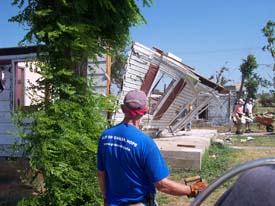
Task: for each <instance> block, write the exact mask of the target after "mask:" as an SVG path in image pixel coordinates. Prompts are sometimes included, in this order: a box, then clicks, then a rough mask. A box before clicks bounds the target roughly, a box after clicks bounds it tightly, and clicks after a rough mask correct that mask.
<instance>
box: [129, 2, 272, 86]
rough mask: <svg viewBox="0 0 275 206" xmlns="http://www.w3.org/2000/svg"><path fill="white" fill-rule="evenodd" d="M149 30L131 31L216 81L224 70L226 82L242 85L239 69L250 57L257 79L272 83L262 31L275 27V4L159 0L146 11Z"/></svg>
mask: <svg viewBox="0 0 275 206" xmlns="http://www.w3.org/2000/svg"><path fill="white" fill-rule="evenodd" d="M141 13H142V14H143V16H144V17H145V19H146V20H147V24H146V25H140V26H137V27H134V28H132V29H131V35H132V39H133V41H137V42H139V43H141V44H143V45H145V46H147V47H149V48H152V47H157V48H159V49H161V50H163V51H165V52H171V53H173V54H174V55H176V56H178V57H180V58H181V59H182V62H183V63H185V64H187V65H189V66H191V67H193V68H195V70H196V71H198V72H199V73H200V74H201V75H203V76H205V77H210V76H211V75H214V74H215V73H216V72H217V71H219V70H220V68H221V67H222V66H226V67H228V68H229V71H228V72H226V73H225V77H226V78H228V79H232V80H233V81H232V83H234V84H235V83H236V84H237V83H240V77H241V73H240V71H239V67H240V65H241V64H242V62H243V59H246V58H247V56H248V55H249V54H253V55H254V56H255V57H256V60H257V63H258V64H259V67H258V69H257V70H256V72H257V73H259V74H261V75H262V76H264V77H265V78H268V79H269V80H271V76H272V75H273V72H272V68H271V67H267V66H264V65H271V64H273V62H274V61H273V59H272V57H271V55H270V53H268V52H264V51H263V50H262V47H263V46H265V45H266V44H267V40H266V37H264V34H263V32H262V28H263V27H264V26H265V25H266V23H267V21H269V20H272V21H275V1H274V0H192V1H190V0H189V1H187V0H170V1H168V0H155V2H154V4H153V5H152V6H151V7H150V8H141Z"/></svg>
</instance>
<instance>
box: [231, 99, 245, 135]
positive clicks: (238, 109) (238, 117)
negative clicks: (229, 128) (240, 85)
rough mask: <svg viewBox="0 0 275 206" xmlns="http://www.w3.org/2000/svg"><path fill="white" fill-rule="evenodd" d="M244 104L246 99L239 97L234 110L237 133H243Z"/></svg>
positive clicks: (233, 118)
mask: <svg viewBox="0 0 275 206" xmlns="http://www.w3.org/2000/svg"><path fill="white" fill-rule="evenodd" d="M243 104H244V101H243V100H242V99H239V100H238V101H237V104H236V105H235V107H234V111H233V117H232V120H233V123H234V124H235V125H236V127H237V129H236V134H242V131H241V129H242V116H243V115H244V114H243Z"/></svg>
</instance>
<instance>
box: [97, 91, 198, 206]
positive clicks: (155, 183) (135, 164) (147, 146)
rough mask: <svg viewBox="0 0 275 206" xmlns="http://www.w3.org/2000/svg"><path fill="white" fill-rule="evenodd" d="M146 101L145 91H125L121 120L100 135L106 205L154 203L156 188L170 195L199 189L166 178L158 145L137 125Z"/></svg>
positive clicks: (100, 169)
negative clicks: (122, 118)
mask: <svg viewBox="0 0 275 206" xmlns="http://www.w3.org/2000/svg"><path fill="white" fill-rule="evenodd" d="M146 103H147V97H146V94H145V93H144V92H142V91H136V90H133V91H130V92H128V93H127V94H126V96H125V98H124V104H123V105H121V108H122V111H123V112H124V114H125V117H124V120H123V121H122V122H121V123H120V124H118V125H116V126H114V127H112V128H110V129H107V130H105V131H104V132H103V133H102V135H101V137H100V140H99V144H98V155H97V168H98V178H99V184H100V189H101V192H102V195H103V198H104V202H105V205H108V206H120V205H122V206H123V205H140V206H142V205H147V206H154V205H156V203H155V201H154V196H155V194H156V189H157V190H159V191H161V192H164V193H167V194H171V195H191V196H192V194H197V193H198V191H195V190H196V189H195V187H190V186H187V185H184V184H180V183H177V182H174V181H172V180H169V179H168V176H169V169H168V167H167V165H166V163H165V161H164V159H163V157H162V155H161V153H160V151H159V149H158V147H157V145H156V144H155V142H154V141H153V140H152V139H151V138H150V137H149V136H147V135H146V134H144V133H143V132H141V131H140V130H139V129H138V128H139V124H140V119H141V117H142V116H143V115H144V114H145V113H146V112H147V111H148V108H147V106H146ZM201 184H203V183H201ZM200 188H201V187H200ZM193 196H194V195H193Z"/></svg>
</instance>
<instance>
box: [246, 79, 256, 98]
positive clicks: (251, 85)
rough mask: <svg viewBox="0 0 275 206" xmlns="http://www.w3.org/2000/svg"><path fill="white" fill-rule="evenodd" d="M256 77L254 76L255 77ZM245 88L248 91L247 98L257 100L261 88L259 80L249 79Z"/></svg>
mask: <svg viewBox="0 0 275 206" xmlns="http://www.w3.org/2000/svg"><path fill="white" fill-rule="evenodd" d="M253 76H254V75H253ZM244 86H245V88H246V91H247V95H246V98H247V99H249V98H252V99H256V97H257V92H258V87H259V82H258V80H257V78H249V79H248V80H247V81H246V82H245V83H244Z"/></svg>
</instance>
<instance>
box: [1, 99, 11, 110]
mask: <svg viewBox="0 0 275 206" xmlns="http://www.w3.org/2000/svg"><path fill="white" fill-rule="evenodd" d="M9 111H11V107H10V101H0V112H9Z"/></svg>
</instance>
